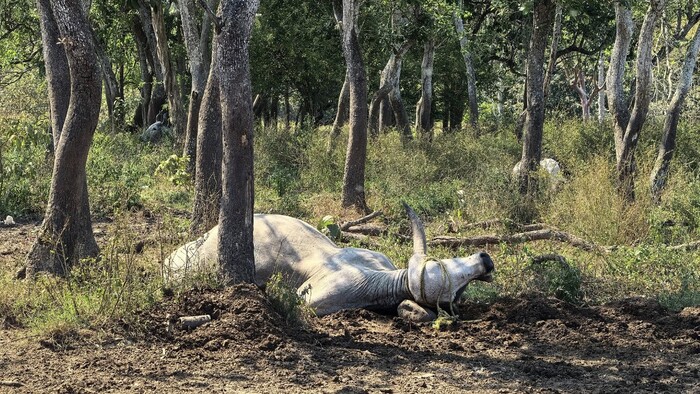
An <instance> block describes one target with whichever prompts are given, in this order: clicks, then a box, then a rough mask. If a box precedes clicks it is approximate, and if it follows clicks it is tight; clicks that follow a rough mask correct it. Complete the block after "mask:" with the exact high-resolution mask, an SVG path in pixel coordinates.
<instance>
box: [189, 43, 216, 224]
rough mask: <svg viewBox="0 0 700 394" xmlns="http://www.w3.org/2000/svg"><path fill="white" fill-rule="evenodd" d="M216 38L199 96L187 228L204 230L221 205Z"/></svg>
mask: <svg viewBox="0 0 700 394" xmlns="http://www.w3.org/2000/svg"><path fill="white" fill-rule="evenodd" d="M217 46H218V45H217V38H216V36H214V39H213V42H212V56H211V57H212V62H211V65H210V70H209V78H208V80H207V84H206V87H205V88H204V94H203V96H202V103H201V106H200V108H201V110H200V111H199V120H198V121H197V154H196V169H195V178H194V207H193V209H192V222H191V225H190V230H191V232H192V233H194V234H203V233H204V232H206V231H208V230H209V229H211V228H212V227H214V226H215V225H216V224H217V222H218V220H219V211H220V209H221V205H220V202H221V161H222V155H223V151H222V144H221V138H222V137H221V103H220V102H219V71H218V70H219V68H218V67H219V64H218V63H217V61H216V51H217Z"/></svg>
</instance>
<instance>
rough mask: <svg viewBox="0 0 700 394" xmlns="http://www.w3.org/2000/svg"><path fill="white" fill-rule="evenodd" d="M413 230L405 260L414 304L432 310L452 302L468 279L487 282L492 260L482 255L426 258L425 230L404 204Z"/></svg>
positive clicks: (492, 267) (485, 254) (492, 266)
mask: <svg viewBox="0 0 700 394" xmlns="http://www.w3.org/2000/svg"><path fill="white" fill-rule="evenodd" d="M404 208H405V209H406V213H407V214H408V217H409V219H410V220H411V229H412V231H413V256H411V259H410V260H409V261H408V288H409V290H410V291H411V294H412V295H413V298H414V300H415V301H416V302H418V303H419V304H421V305H424V306H431V307H435V306H437V305H439V304H447V303H451V302H454V301H456V300H457V299H458V298H459V297H460V296H461V295H462V293H463V292H464V289H466V287H467V285H468V284H469V282H471V281H472V280H474V279H476V280H483V281H491V279H492V278H491V274H492V272H493V270H494V265H493V260H491V257H490V256H489V255H488V253H486V252H480V253H475V254H473V255H471V256H469V257H455V258H451V259H442V260H438V259H433V258H430V257H428V254H427V243H426V239H425V229H424V228H423V223H422V222H421V220H420V219H419V218H418V215H416V213H415V212H414V211H413V209H411V207H409V206H408V205H407V204H405V203H404Z"/></svg>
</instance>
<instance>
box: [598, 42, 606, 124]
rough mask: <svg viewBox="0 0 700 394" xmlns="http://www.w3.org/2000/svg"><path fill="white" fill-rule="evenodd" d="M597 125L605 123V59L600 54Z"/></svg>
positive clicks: (601, 53)
mask: <svg viewBox="0 0 700 394" xmlns="http://www.w3.org/2000/svg"><path fill="white" fill-rule="evenodd" d="M598 88H599V89H600V90H599V91H598V123H600V124H602V123H603V122H604V121H605V90H606V89H605V57H604V56H603V52H602V51H601V52H600V57H599V58H598Z"/></svg>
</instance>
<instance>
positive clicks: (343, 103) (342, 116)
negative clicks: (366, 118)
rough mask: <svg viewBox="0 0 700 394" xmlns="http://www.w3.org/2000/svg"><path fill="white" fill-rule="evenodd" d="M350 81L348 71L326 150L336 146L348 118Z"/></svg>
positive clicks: (331, 149) (328, 150) (329, 150)
mask: <svg viewBox="0 0 700 394" xmlns="http://www.w3.org/2000/svg"><path fill="white" fill-rule="evenodd" d="M349 85H350V82H349V81H348V76H347V73H346V74H345V81H344V82H343V87H342V88H341V89H340V95H339V96H338V109H337V111H336V113H335V120H334V121H333V129H332V130H331V133H330V135H329V136H328V146H327V147H326V152H328V153H330V152H331V151H333V148H335V144H336V142H337V140H338V136H339V135H340V131H341V130H342V128H343V124H345V121H346V120H347V118H348V106H349V105H350V86H349Z"/></svg>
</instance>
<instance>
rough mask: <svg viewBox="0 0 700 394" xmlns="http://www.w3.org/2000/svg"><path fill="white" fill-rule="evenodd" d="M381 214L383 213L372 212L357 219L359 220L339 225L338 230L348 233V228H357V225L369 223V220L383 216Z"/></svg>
mask: <svg viewBox="0 0 700 394" xmlns="http://www.w3.org/2000/svg"><path fill="white" fill-rule="evenodd" d="M383 214H384V213H383V212H382V211H374V212H372V213H370V214H369V215H367V216H363V217H361V218H359V219H357V220H351V221H349V222H345V223H343V224H341V225H340V229H341V230H343V231H348V229H349V228H350V227H354V226H357V225H360V224H364V223H367V222H369V221H370V220H372V219H374V218H376V217H377V216H381V215H383Z"/></svg>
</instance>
